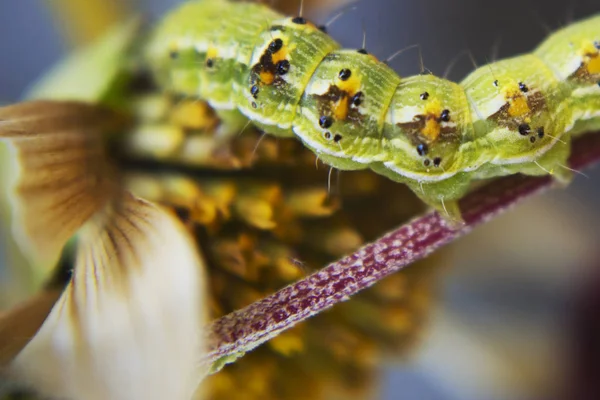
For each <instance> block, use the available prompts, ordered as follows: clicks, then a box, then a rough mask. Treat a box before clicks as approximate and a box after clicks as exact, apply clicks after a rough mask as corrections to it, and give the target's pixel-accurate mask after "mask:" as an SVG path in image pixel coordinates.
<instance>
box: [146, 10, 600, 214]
mask: <svg viewBox="0 0 600 400" xmlns="http://www.w3.org/2000/svg"><path fill="white" fill-rule="evenodd" d="M146 60H147V61H148V64H149V65H150V67H151V69H152V70H153V71H154V74H155V76H156V79H157V81H158V82H159V84H160V85H162V87H163V88H164V89H165V90H169V91H173V92H175V93H178V94H182V95H186V96H192V97H198V98H201V99H205V100H206V101H207V102H208V103H209V104H210V105H211V106H212V107H214V108H215V109H216V110H217V112H219V113H220V114H221V115H222V116H223V117H224V120H225V121H226V122H227V123H228V124H229V127H228V128H227V129H229V130H230V131H232V133H234V134H235V133H237V131H236V129H237V127H239V126H241V125H243V124H245V123H246V121H247V120H248V119H249V120H250V121H251V122H252V123H254V124H255V125H256V126H258V127H259V128H261V129H262V130H264V131H265V132H267V133H272V134H275V135H280V136H297V137H298V138H299V139H300V140H302V141H303V142H304V144H305V145H306V146H307V147H309V148H310V149H311V150H313V151H314V152H315V153H316V154H317V155H318V156H319V158H320V159H321V160H323V161H324V162H326V163H328V164H330V165H332V166H333V167H336V168H339V169H343V170H351V169H364V168H371V169H373V170H374V171H376V172H377V173H380V174H383V175H385V176H387V177H389V178H390V179H393V180H395V181H399V182H403V183H405V184H407V185H408V186H409V187H410V188H411V189H412V190H413V191H414V192H415V193H416V194H417V195H418V196H419V197H421V198H422V199H423V200H424V201H425V202H427V203H428V204H430V205H431V206H433V207H435V208H436V209H438V210H440V211H442V212H443V213H444V214H446V215H447V217H448V218H449V219H451V220H454V221H458V220H460V211H459V209H458V206H457V200H459V199H460V198H461V197H463V196H464V195H465V193H466V192H467V191H468V190H469V187H470V185H471V183H472V181H474V180H476V179H487V178H493V177H497V176H501V175H508V174H514V173H523V174H527V175H544V174H553V175H554V176H556V178H557V179H558V180H560V181H562V182H568V181H569V180H570V178H571V171H570V170H569V169H568V168H566V165H567V158H568V156H569V151H570V136H571V135H572V134H573V133H577V132H582V131H584V130H590V129H597V128H600V83H599V82H600V15H597V16H594V17H591V18H588V19H587V20H584V21H581V22H579V23H576V24H573V25H570V26H568V27H565V28H563V29H562V30H560V31H558V32H556V33H554V34H553V35H551V36H550V37H549V38H548V39H547V40H546V41H545V42H544V43H542V44H541V45H540V46H539V47H538V48H537V49H536V50H535V51H534V52H532V53H531V54H527V55H522V56H518V57H514V58H510V59H506V60H501V61H498V62H494V63H491V64H488V65H485V66H482V67H480V68H478V69H476V70H475V71H473V72H472V73H471V74H470V75H469V76H467V77H466V79H465V80H464V81H463V82H461V83H454V82H451V81H448V80H445V79H442V78H439V77H435V76H433V75H418V76H413V77H408V78H400V77H399V76H398V75H397V74H396V73H395V72H394V71H393V70H391V69H390V68H389V67H387V65H386V64H385V63H382V62H380V61H378V60H377V59H376V58H375V57H373V56H372V55H370V54H367V53H366V51H363V50H358V51H357V50H343V49H341V48H340V46H339V45H338V44H337V43H336V42H335V41H334V40H333V39H331V38H330V37H329V36H328V35H327V34H326V33H324V32H322V31H321V30H320V29H319V28H317V27H316V26H315V25H313V24H312V23H310V22H308V21H306V20H305V19H304V18H302V17H295V18H287V17H284V16H282V15H280V14H277V13H275V12H273V11H272V10H270V9H269V8H268V7H266V6H264V5H260V4H252V3H230V2H227V1H219V0H200V1H193V2H189V3H186V4H184V5H183V6H181V7H180V8H179V9H177V10H175V11H174V12H173V13H172V14H171V15H169V16H167V18H166V19H165V20H164V22H163V23H162V24H161V25H160V26H159V27H158V29H157V30H156V32H155V33H154V35H153V37H152V38H151V40H150V41H149V43H148V47H147V52H146Z"/></svg>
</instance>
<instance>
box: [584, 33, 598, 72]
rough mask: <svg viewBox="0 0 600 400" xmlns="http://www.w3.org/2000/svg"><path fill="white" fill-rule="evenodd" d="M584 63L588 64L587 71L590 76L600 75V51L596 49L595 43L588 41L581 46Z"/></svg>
mask: <svg viewBox="0 0 600 400" xmlns="http://www.w3.org/2000/svg"><path fill="white" fill-rule="evenodd" d="M579 53H580V55H581V57H582V58H583V62H584V63H585V64H586V69H587V70H588V72H589V73H590V74H592V75H593V74H600V51H599V50H598V49H597V48H596V46H595V45H594V43H592V42H591V41H586V42H584V43H583V46H581V50H580V51H579Z"/></svg>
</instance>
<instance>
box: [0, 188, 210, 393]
mask: <svg viewBox="0 0 600 400" xmlns="http://www.w3.org/2000/svg"><path fill="white" fill-rule="evenodd" d="M118 204H119V206H118V207H114V206H111V207H110V209H109V210H107V211H106V212H104V213H100V215H98V216H95V217H94V218H93V219H92V220H91V221H90V222H89V223H88V224H86V225H85V226H84V227H83V228H82V230H81V232H80V233H79V234H78V249H77V259H76V265H75V269H74V274H73V277H72V280H71V282H70V283H69V285H68V286H67V288H66V290H65V292H64V294H63V296H62V297H61V299H60V300H59V301H58V302H57V304H56V305H55V307H54V309H53V310H52V312H51V313H50V316H49V317H48V319H47V320H46V322H45V323H44V325H43V326H42V328H41V329H40V331H39V332H38V334H37V335H36V336H35V337H34V338H33V339H32V341H31V342H30V343H29V344H28V345H27V346H26V347H25V349H24V350H23V351H22V352H21V353H20V354H19V355H18V356H17V358H16V359H15V361H14V362H13V363H12V372H13V373H14V374H15V376H16V377H17V378H19V379H21V380H23V381H24V382H26V383H29V384H31V385H33V387H35V388H38V389H39V390H41V391H42V392H43V393H46V394H50V395H53V396H60V397H61V398H68V399H77V400H88V399H90V400H95V399H117V400H118V399H123V400H125V399H128V400H129V399H146V400H148V399H156V400H159V399H160V400H164V399H174V400H178V399H189V398H190V397H191V395H192V393H193V391H194V389H195V388H196V385H197V383H198V382H199V380H200V379H201V377H202V375H203V374H204V373H205V371H200V370H199V369H198V365H199V364H198V360H199V359H200V355H201V352H202V343H201V334H200V330H201V326H202V324H203V323H204V318H205V315H206V314H205V310H204V305H205V302H204V299H203V294H204V293H205V289H204V286H203V283H204V279H203V263H202V262H201V260H200V258H199V256H198V254H197V250H196V244H195V243H194V242H193V240H192V238H191V236H190V235H189V234H188V232H187V231H186V230H185V228H184V227H183V225H182V224H181V223H180V222H179V221H178V220H177V219H176V217H174V216H173V215H171V214H170V213H169V212H167V211H165V210H163V209H161V208H159V207H158V206H155V205H153V204H151V203H148V202H146V201H143V200H140V199H138V198H135V197H133V196H132V195H130V194H127V195H126V196H125V199H124V200H123V201H121V202H119V203H118Z"/></svg>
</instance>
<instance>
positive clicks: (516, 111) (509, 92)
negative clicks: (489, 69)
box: [503, 83, 531, 117]
mask: <svg viewBox="0 0 600 400" xmlns="http://www.w3.org/2000/svg"><path fill="white" fill-rule="evenodd" d="M503 91H504V98H505V99H506V101H507V102H508V115H510V116H511V117H522V116H523V115H526V114H528V113H530V112H531V109H530V108H529V104H527V96H525V95H524V94H523V93H522V92H521V90H520V89H519V86H518V85H517V84H516V83H513V84H510V85H507V87H506V88H504V89H503Z"/></svg>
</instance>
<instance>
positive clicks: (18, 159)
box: [0, 101, 123, 267]
mask: <svg viewBox="0 0 600 400" xmlns="http://www.w3.org/2000/svg"><path fill="white" fill-rule="evenodd" d="M122 123H123V119H122V118H121V117H119V116H118V115H117V114H116V113H113V112H111V111H109V110H107V109H104V108H101V107H96V106H92V105H87V104H84V103H78V102H58V101H32V102H25V103H20V104H16V105H11V106H7V107H2V108H0V139H2V138H4V139H8V142H9V144H10V145H11V146H10V147H11V149H12V150H13V151H12V156H11V160H10V161H11V166H10V167H9V168H11V169H10V171H9V174H10V178H12V179H11V180H12V182H11V184H12V185H13V187H12V188H11V189H10V191H9V192H10V194H11V202H12V210H13V227H14V228H13V229H14V231H15V236H16V238H17V241H18V242H19V244H20V246H21V247H22V250H23V252H24V253H25V254H26V255H27V256H28V257H30V258H31V259H32V260H33V261H34V262H35V263H36V266H37V265H41V266H43V267H44V266H45V267H52V266H54V263H55V262H56V260H57V259H58V256H59V255H60V252H61V250H62V248H63V246H64V245H65V243H66V242H67V240H68V239H69V238H70V237H71V236H72V235H73V234H74V233H75V232H76V231H77V229H79V228H80V227H81V225H82V224H83V223H84V222H85V221H87V220H88V219H89V218H90V217H91V216H92V215H93V214H94V213H95V212H96V211H98V210H99V209H100V208H101V207H102V206H103V205H104V204H105V203H106V201H107V200H108V199H109V198H110V197H111V195H112V194H113V193H115V190H114V189H113V188H114V186H115V185H114V179H111V175H110V172H109V166H108V163H107V160H106V158H105V154H104V149H103V139H102V135H103V134H107V133H108V132H110V131H111V130H114V129H116V128H117V126H118V125H119V124H122Z"/></svg>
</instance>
